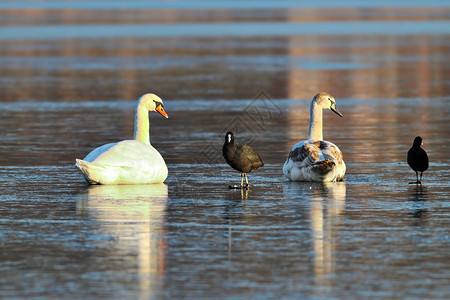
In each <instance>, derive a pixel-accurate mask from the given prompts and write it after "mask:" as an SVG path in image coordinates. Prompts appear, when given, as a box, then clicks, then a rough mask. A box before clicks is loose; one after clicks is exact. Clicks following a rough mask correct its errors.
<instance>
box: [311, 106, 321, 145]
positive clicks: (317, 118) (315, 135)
mask: <svg viewBox="0 0 450 300" xmlns="http://www.w3.org/2000/svg"><path fill="white" fill-rule="evenodd" d="M309 118H310V119H309V131H308V140H316V141H322V140H323V136H322V107H320V106H319V105H318V104H317V103H316V102H315V101H312V102H311V110H310V115H309Z"/></svg>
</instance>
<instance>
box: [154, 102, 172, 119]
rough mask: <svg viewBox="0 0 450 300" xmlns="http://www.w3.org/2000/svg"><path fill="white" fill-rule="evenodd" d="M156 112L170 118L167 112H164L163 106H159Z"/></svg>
mask: <svg viewBox="0 0 450 300" xmlns="http://www.w3.org/2000/svg"><path fill="white" fill-rule="evenodd" d="M156 111H157V112H159V113H160V114H161V115H163V116H164V117H166V118H168V117H169V116H168V115H167V114H166V112H165V111H164V107H162V105H161V104H160V105H158V107H157V108H156Z"/></svg>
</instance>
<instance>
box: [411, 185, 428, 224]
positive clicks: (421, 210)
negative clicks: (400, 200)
mask: <svg viewBox="0 0 450 300" xmlns="http://www.w3.org/2000/svg"><path fill="white" fill-rule="evenodd" d="M427 200H428V190H427V187H425V186H423V185H416V186H412V187H411V188H410V193H409V201H411V204H412V211H411V212H409V215H410V216H411V217H413V218H414V219H416V220H417V221H418V222H416V223H415V225H420V223H421V222H420V221H421V220H420V219H423V218H424V217H425V216H426V214H427V209H426V208H425V207H426V203H425V202H426V201H427Z"/></svg>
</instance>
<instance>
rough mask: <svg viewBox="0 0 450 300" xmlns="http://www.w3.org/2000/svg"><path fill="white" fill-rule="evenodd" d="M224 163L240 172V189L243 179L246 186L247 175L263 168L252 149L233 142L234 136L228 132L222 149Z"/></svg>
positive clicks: (258, 157) (242, 185) (259, 158)
mask: <svg viewBox="0 0 450 300" xmlns="http://www.w3.org/2000/svg"><path fill="white" fill-rule="evenodd" d="M222 154H223V157H224V158H225V161H226V162H227V163H228V164H229V165H230V166H231V167H232V168H233V169H235V170H237V171H239V172H241V188H242V187H244V177H245V182H246V186H248V179H247V173H250V172H251V171H254V170H256V169H258V168H259V167H261V166H264V163H263V162H262V160H261V157H260V156H259V154H258V153H256V151H255V150H253V149H252V147H250V146H248V145H246V144H243V143H239V142H234V135H233V133H232V132H231V131H228V132H227V133H226V135H225V143H224V144H223V147H222Z"/></svg>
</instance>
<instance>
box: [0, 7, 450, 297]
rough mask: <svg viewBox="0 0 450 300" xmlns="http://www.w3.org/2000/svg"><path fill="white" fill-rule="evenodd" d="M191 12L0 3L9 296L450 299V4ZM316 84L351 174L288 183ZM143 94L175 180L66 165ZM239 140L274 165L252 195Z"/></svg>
mask: <svg viewBox="0 0 450 300" xmlns="http://www.w3.org/2000/svg"><path fill="white" fill-rule="evenodd" d="M194 2H195V5H194V7H191V8H189V7H185V4H179V6H177V5H176V4H174V3H173V2H168V4H167V5H166V6H164V5H162V4H155V3H153V4H149V5H148V6H146V5H144V4H140V5H137V6H136V5H134V6H131V7H128V8H126V7H125V8H124V7H122V5H120V2H119V1H113V2H112V4H110V6H106V7H104V6H102V5H100V4H99V3H98V2H95V1H94V2H89V3H84V2H81V4H79V5H80V7H73V6H70V5H68V6H66V5H59V4H55V3H54V2H51V1H48V2H43V3H44V4H40V5H37V4H35V5H37V7H34V8H33V9H27V7H28V6H27V5H30V3H19V4H17V3H15V2H8V5H6V4H2V5H0V16H1V18H0V23H1V25H2V26H4V28H3V29H2V31H1V33H0V40H1V43H2V47H1V49H0V65H1V67H2V68H1V70H0V74H1V76H0V126H1V129H2V132H1V135H0V139H1V144H0V166H1V168H0V187H1V191H0V249H1V251H0V270H1V271H2V274H3V276H0V297H1V298H27V297H41V298H67V299H74V298H78V299H87V298H88V299H95V298H116V299H137V298H140V299H160V298H161V299H166V298H167V299H179V298H189V299H198V298H214V299H221V298H253V299H264V298H270V299H274V298H286V299H311V298H313V299H318V298H337V299H348V298H426V299H430V298H438V299H445V298H449V297H450V285H449V281H450V252H449V251H448V249H449V246H450V230H449V228H450V204H449V202H448V198H449V191H450V184H449V180H448V179H449V176H450V172H449V164H450V159H449V156H448V145H449V141H450V127H449V125H448V124H449V121H450V118H449V114H450V97H449V95H450V84H449V83H450V75H449V74H450V63H449V58H448V53H449V52H450V26H449V25H450V22H449V21H448V20H449V15H450V8H449V7H448V6H441V5H440V4H439V3H440V2H436V3H435V2H430V4H429V5H430V6H429V7H415V5H414V1H413V5H412V6H411V7H406V6H405V7H401V6H400V7H397V6H394V7H389V6H378V5H374V6H365V7H360V8H355V9H350V8H348V7H346V6H339V7H333V5H332V3H328V2H326V3H328V4H327V5H324V6H325V7H320V8H319V7H304V6H302V7H300V6H299V7H291V6H290V5H291V2H286V1H282V3H281V4H280V6H279V7H278V8H277V7H267V5H266V6H264V7H262V8H258V9H255V5H256V4H255V3H254V2H252V1H243V3H244V4H239V5H238V4H235V5H234V6H233V5H231V4H230V3H229V2H227V1H223V2H222V1H221V2H220V3H221V4H222V5H218V4H214V5H213V4H211V5H210V6H208V3H204V2H202V1H194ZM83 3H84V4H83ZM102 3H103V2H102ZM139 3H140V2H139ZM163 3H164V2H163ZM175 3H176V2H175ZM233 3H234V2H233ZM348 4H349V6H350V4H352V5H353V4H354V3H353V2H352V1H348ZM155 5H156V6H155ZM62 15H64V16H65V17H64V18H62V17H61V16H62ZM97 16H98V17H97ZM324 18H325V20H324ZM166 23H167V24H168V25H169V26H164V24H166ZM183 24H184V25H183ZM199 24H200V25H199ZM354 24H358V26H356V27H355V26H354ZM185 25H189V26H188V27H183V26H185ZM239 25H240V26H239ZM271 25H276V26H271ZM180 26H181V27H183V28H190V29H191V31H190V32H188V33H185V32H184V31H182V32H181V33H180V31H179V30H178V29H179V28H181V27H180ZM436 26H437V27H436ZM27 28H33V29H32V31H28V30H27ZM89 28H91V30H89ZM158 28H162V29H161V30H164V31H163V32H164V34H161V32H159V33H155V32H151V31H148V30H156V29H158ZM177 28H178V29H177ZM296 28H298V30H297V29H296ZM327 28H329V29H330V28H332V29H333V30H331V29H330V30H327ZM39 29H42V31H41V30H39ZM68 29H70V30H69V31H70V32H67V35H66V34H65V30H68ZM216 33H217V34H216ZM319 91H327V92H329V93H331V94H332V95H333V96H334V97H335V98H336V101H337V105H338V107H339V110H340V111H341V112H342V113H343V115H344V117H343V118H339V117H337V116H336V115H335V114H333V113H331V112H328V111H326V112H324V138H325V139H326V140H329V141H332V142H334V143H335V144H337V145H338V146H339V147H340V148H341V150H342V152H343V154H344V160H345V162H346V164H347V174H346V181H345V182H341V183H328V184H320V183H292V182H287V181H286V180H285V179H284V177H283V174H282V167H283V163H284V161H285V159H286V157H287V154H288V153H289V150H290V148H291V147H292V146H293V145H294V144H295V143H296V142H298V141H300V140H303V139H305V138H306V134H307V129H308V122H309V104H310V101H311V98H312V97H313V96H314V95H315V94H316V93H317V92H319ZM146 92H154V93H157V94H158V95H159V96H161V97H162V98H163V100H164V103H165V109H166V111H167V113H168V114H169V119H164V118H162V117H161V116H158V115H157V114H151V115H150V122H151V129H150V134H151V141H152V144H153V145H154V146H155V148H157V149H158V150H159V151H160V152H161V154H162V155H163V157H164V158H165V160H166V163H167V165H168V169H169V177H168V178H167V180H166V182H165V184H160V185H147V186H88V185H87V184H86V183H85V182H84V180H83V178H82V176H81V174H80V173H79V172H78V170H77V169H76V168H75V167H74V166H73V164H74V160H75V158H83V157H84V156H85V155H86V154H87V153H88V152H89V151H90V150H91V149H93V148H95V147H97V146H100V145H102V144H105V143H109V142H114V141H118V140H123V139H128V138H131V137H132V130H133V110H134V105H135V102H136V100H137V98H138V97H139V96H140V95H142V94H143V93H146ZM228 130H232V131H234V132H235V135H236V138H237V139H238V140H240V141H244V142H247V143H249V144H251V145H252V147H253V148H254V149H255V150H257V151H258V152H259V153H260V155H261V157H262V159H263V161H264V163H265V165H264V167H262V168H260V169H258V170H257V171H256V172H254V173H251V174H250V175H249V180H250V183H251V184H252V185H251V187H250V189H249V190H247V191H240V190H230V189H229V188H228V186H229V185H231V184H236V183H238V182H239V180H240V175H239V173H238V172H236V171H234V170H232V169H231V168H230V167H229V166H228V165H226V164H225V162H224V160H223V158H222V157H221V147H222V144H223V139H224V135H225V132H226V131H228ZM417 135H421V136H422V137H423V139H424V146H423V147H424V149H425V150H426V151H427V152H428V155H429V157H430V168H429V170H428V171H426V172H425V173H424V179H423V185H422V186H417V185H411V184H408V183H409V182H410V181H413V180H414V179H415V173H414V172H413V171H412V170H411V169H410V168H409V166H408V165H407V163H406V153H407V151H408V149H409V148H410V147H411V145H412V142H413V140H414V137H415V136H417Z"/></svg>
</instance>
